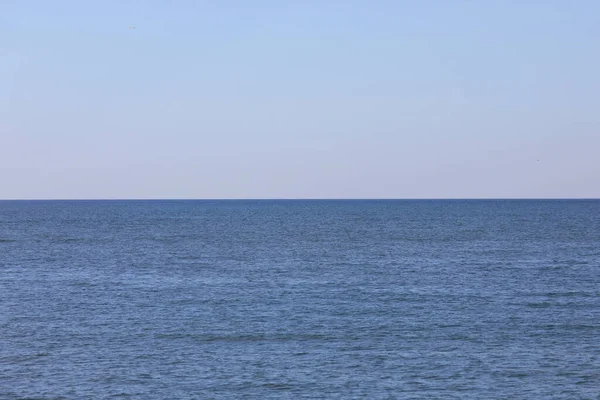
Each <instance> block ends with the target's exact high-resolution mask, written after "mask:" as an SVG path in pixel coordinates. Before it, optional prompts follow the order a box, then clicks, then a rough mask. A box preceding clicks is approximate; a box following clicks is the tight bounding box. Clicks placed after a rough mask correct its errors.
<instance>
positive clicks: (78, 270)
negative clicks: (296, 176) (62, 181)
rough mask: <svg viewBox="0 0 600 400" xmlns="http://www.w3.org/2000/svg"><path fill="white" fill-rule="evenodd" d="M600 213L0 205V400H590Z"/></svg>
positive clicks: (597, 352) (598, 308)
mask: <svg viewBox="0 0 600 400" xmlns="http://www.w3.org/2000/svg"><path fill="white" fill-rule="evenodd" d="M599 396H600V201H596V200H571V201H558V200H553V201H542V200H540V201H538V200H523V201H521V200H494V201H492V200H490V201H478V200H473V201H458V200H448V201H434V200H429V201H408V200H406V201H392V200H390V201H387V200H386V201H3V202H0V398H2V399H25V398H29V399H32V398H35V399H105V398H106V399H109V398H115V399H117V398H132V399H209V398H215V399H220V398H257V399H263V398H282V399H298V398H339V399H353V398H361V399H363V398H369V399H421V398H440V399H507V398H522V399H554V398H556V399H562V398H564V399H580V398H581V399H585V398H588V399H597V398H600V397H599Z"/></svg>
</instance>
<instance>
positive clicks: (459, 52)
mask: <svg viewBox="0 0 600 400" xmlns="http://www.w3.org/2000/svg"><path fill="white" fill-rule="evenodd" d="M130 26H135V29H130ZM599 71H600V2H599V1H584V0H579V1H563V0H561V1H551V0H537V1H533V0H519V1H517V0H514V1H509V0H505V1H433V0H432V1H426V0H425V1H417V0H414V1H399V0H398V1H323V0H321V1H183V0H182V1H176V0H163V1H150V0H148V1H124V0H119V1H116V0H114V1H109V0H102V1H81V0H74V1H64V0H54V1H46V0H44V1H41V0H40V1H27V0H2V1H0V198H457V197H458V198H461V197H467V198H486V197H600V183H598V182H600V156H599V153H600V77H599V74H600V72H599ZM538 160H539V161H538Z"/></svg>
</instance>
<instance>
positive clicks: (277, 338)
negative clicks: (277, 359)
mask: <svg viewBox="0 0 600 400" xmlns="http://www.w3.org/2000/svg"><path fill="white" fill-rule="evenodd" d="M155 337H156V338H157V339H191V340H197V341H201V342H206V343H211V342H229V343H236V342H285V341H311V340H326V339H330V337H329V336H325V335H319V334H281V335H260V334H258V335H211V334H206V335H197V334H182V333H158V334H156V336H155Z"/></svg>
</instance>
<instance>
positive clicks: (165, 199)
mask: <svg viewBox="0 0 600 400" xmlns="http://www.w3.org/2000/svg"><path fill="white" fill-rule="evenodd" d="M411 200H426V201H434V200H600V197H247V198H241V197H222V198H220V197H198V198H196V197H193V198H192V197H190V198H185V197H181V198H177V197H173V198H167V197H165V198H158V197H156V198H154V197H147V198H143V197H142V198H134V197H132V198H125V197H114V198H4V199H0V201H411Z"/></svg>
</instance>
